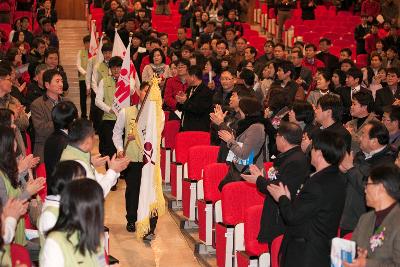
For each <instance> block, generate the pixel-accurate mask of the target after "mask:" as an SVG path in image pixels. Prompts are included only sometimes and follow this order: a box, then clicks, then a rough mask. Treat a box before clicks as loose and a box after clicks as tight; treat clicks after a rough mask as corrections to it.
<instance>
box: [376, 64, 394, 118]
mask: <svg viewBox="0 0 400 267" xmlns="http://www.w3.org/2000/svg"><path fill="white" fill-rule="evenodd" d="M386 72H387V76H386V82H387V86H385V87H383V88H382V89H380V90H378V91H376V97H375V106H374V109H375V113H376V114H377V115H379V116H381V115H382V114H383V108H384V107H388V106H390V105H392V104H393V103H394V102H395V100H396V99H399V98H400V86H399V80H400V70H399V69H396V68H389V69H387V70H386Z"/></svg>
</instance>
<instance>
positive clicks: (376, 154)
mask: <svg viewBox="0 0 400 267" xmlns="http://www.w3.org/2000/svg"><path fill="white" fill-rule="evenodd" d="M359 138H360V151H359V152H358V153H357V154H355V155H354V154H353V153H347V154H346V156H345V157H344V158H343V161H342V162H341V164H340V170H341V171H342V172H343V173H344V174H345V177H346V180H347V189H346V191H347V194H346V203H345V207H344V210H343V215H342V220H341V223H340V235H341V236H344V235H346V234H347V233H350V232H352V231H353V230H354V228H355V227H356V224H357V221H358V219H359V218H360V216H361V215H362V214H363V213H364V212H365V211H366V206H365V199H364V187H363V182H365V181H366V180H367V178H368V176H369V174H370V171H371V169H372V168H374V167H376V166H379V165H381V164H384V163H388V162H394V160H395V155H394V154H393V152H392V151H391V149H390V146H389V145H388V143H389V132H388V130H387V129H386V127H385V126H384V125H383V124H382V123H381V122H379V121H370V122H369V123H367V124H366V125H365V126H364V127H363V129H362V131H361V135H360V137H359Z"/></svg>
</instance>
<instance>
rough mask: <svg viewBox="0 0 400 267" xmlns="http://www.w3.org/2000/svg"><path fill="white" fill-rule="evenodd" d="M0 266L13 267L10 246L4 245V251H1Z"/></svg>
mask: <svg viewBox="0 0 400 267" xmlns="http://www.w3.org/2000/svg"><path fill="white" fill-rule="evenodd" d="M0 266H1V267H12V262H11V252H10V245H4V246H3V250H0Z"/></svg>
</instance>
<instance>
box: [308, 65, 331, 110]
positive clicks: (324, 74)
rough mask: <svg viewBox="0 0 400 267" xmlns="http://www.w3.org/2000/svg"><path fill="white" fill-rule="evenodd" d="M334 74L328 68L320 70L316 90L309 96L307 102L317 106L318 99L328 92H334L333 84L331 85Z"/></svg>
mask: <svg viewBox="0 0 400 267" xmlns="http://www.w3.org/2000/svg"><path fill="white" fill-rule="evenodd" d="M331 79H332V75H331V74H330V73H329V71H328V70H319V74H318V76H317V87H316V89H315V90H313V91H311V92H310V94H309V95H308V97H307V102H308V103H310V104H311V105H313V106H317V102H318V99H320V98H321V97H322V96H323V95H326V94H334V93H333V92H332V90H331V88H333V86H332V85H331Z"/></svg>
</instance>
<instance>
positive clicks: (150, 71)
mask: <svg viewBox="0 0 400 267" xmlns="http://www.w3.org/2000/svg"><path fill="white" fill-rule="evenodd" d="M149 59H150V63H149V64H148V65H146V66H145V67H144V69H143V72H142V81H143V82H150V81H151V79H152V78H153V75H157V77H159V78H161V81H160V83H159V86H160V89H161V90H164V85H165V80H166V79H168V78H169V77H171V76H172V75H171V70H170V68H169V66H168V65H167V64H166V56H165V54H164V52H163V51H162V49H161V48H155V49H153V50H152V51H151V52H150V55H149Z"/></svg>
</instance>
